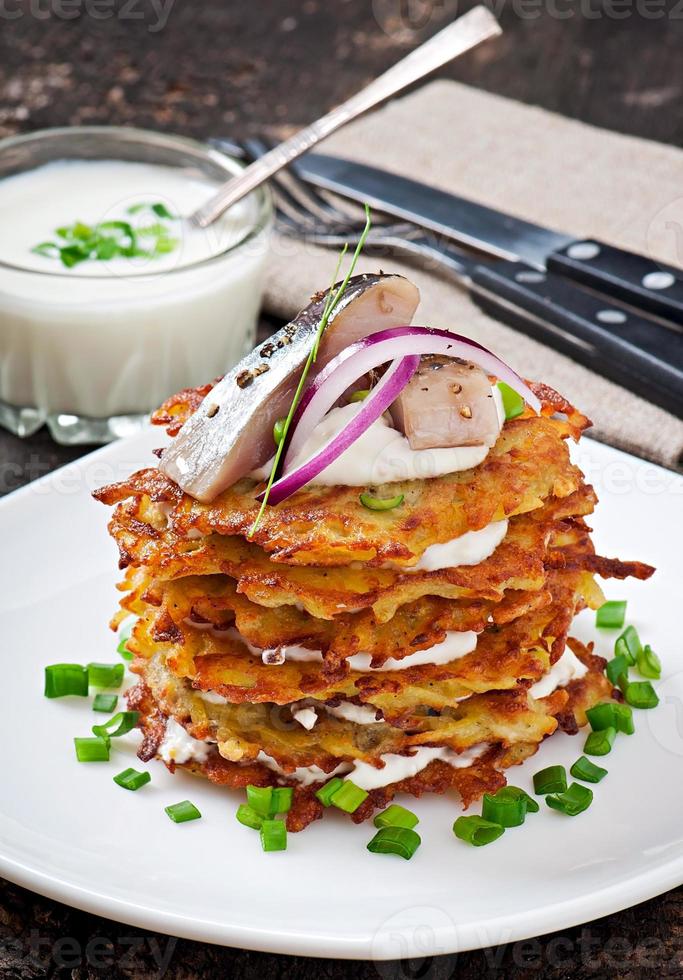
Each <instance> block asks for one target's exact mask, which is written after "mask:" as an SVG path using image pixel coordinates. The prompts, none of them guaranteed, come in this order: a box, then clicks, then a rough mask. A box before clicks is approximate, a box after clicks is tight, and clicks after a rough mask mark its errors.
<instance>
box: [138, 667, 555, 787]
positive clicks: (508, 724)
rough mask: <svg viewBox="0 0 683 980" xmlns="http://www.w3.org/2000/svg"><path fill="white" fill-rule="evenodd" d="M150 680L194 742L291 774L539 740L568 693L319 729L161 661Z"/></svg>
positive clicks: (490, 700) (510, 695) (327, 722)
mask: <svg viewBox="0 0 683 980" xmlns="http://www.w3.org/2000/svg"><path fill="white" fill-rule="evenodd" d="M143 679H144V683H145V684H146V685H147V687H148V688H149V689H150V691H151V692H152V697H153V698H154V700H155V701H156V703H157V704H158V706H159V708H160V710H161V712H162V714H164V715H166V716H167V717H173V718H175V719H176V721H178V722H179V723H180V724H181V725H182V726H183V727H184V728H186V729H187V731H188V732H189V733H190V734H191V735H192V736H193V737H194V738H198V739H200V740H210V741H211V742H216V743H217V745H218V751H219V752H220V754H221V755H222V756H223V758H226V759H227V760H228V761H229V762H255V761H257V756H258V753H259V752H260V751H264V752H265V753H267V755H269V756H272V758H274V759H275V761H276V762H277V763H278V765H280V766H281V767H282V768H283V769H285V770H286V771H289V772H291V771H292V770H294V769H296V768H298V767H300V766H319V767H320V768H322V769H325V770H326V771H329V769H330V768H333V767H334V766H335V765H338V764H339V762H353V761H354V760H362V761H363V762H368V763H370V764H377V763H378V761H379V757H380V756H381V755H383V754H384V753H401V752H404V751H406V750H407V749H410V748H412V747H414V746H417V745H445V746H448V747H449V748H451V749H453V750H454V751H456V752H462V751H464V750H465V749H468V748H471V747H473V746H475V745H480V744H481V743H482V742H487V743H488V742H501V743H503V744H505V745H512V744H514V743H515V742H519V741H524V742H538V741H540V740H541V739H542V738H544V737H545V736H547V735H550V734H552V732H554V731H555V729H556V728H557V720H556V717H555V716H556V715H557V714H559V713H560V712H561V711H562V710H563V708H564V707H565V705H566V703H567V695H566V693H565V692H563V691H556V692H554V693H553V694H552V695H550V696H549V697H547V698H543V699H541V700H538V701H537V700H534V698H532V697H531V696H530V695H528V693H527V691H526V690H525V689H524V688H517V689H515V690H511V691H493V692H489V693H488V694H477V695H473V696H472V697H470V698H467V700H465V701H461V702H460V703H459V704H454V705H452V706H450V707H448V708H446V709H444V710H443V711H442V712H441V713H440V714H438V715H436V714H426V713H422V714H415V715H413V717H412V718H411V721H410V725H409V727H407V728H399V727H396V726H392V725H391V724H389V723H384V722H381V723H379V724H376V725H359V724H355V723H353V722H350V721H345V720H341V719H339V718H335V717H332V716H330V715H327V714H326V713H325V712H322V713H321V714H320V716H319V720H318V722H317V723H316V725H315V726H314V728H313V729H311V731H307V730H306V729H305V728H303V727H302V726H301V725H299V723H298V722H297V721H296V720H294V719H293V718H292V716H291V713H290V710H289V708H283V707H278V706H277V705H273V704H268V703H262V704H248V703H243V704H225V705H224V704H211V703H208V702H206V701H204V700H203V699H202V698H201V697H200V696H199V695H198V694H197V693H196V692H195V691H193V690H192V688H191V687H189V685H188V684H187V683H186V682H184V681H180V680H178V678H176V677H174V676H173V675H172V674H171V673H170V672H169V671H167V670H165V669H164V667H163V665H162V663H161V661H160V660H159V659H154V660H152V661H150V662H149V663H148V664H147V669H146V670H145V673H144V678H143Z"/></svg>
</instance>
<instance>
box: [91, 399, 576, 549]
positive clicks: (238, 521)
mask: <svg viewBox="0 0 683 980" xmlns="http://www.w3.org/2000/svg"><path fill="white" fill-rule="evenodd" d="M571 434H572V425H571V423H570V422H568V421H564V420H561V419H550V418H545V417H543V416H538V417H537V416H534V417H529V418H525V417H521V418H519V419H515V420H513V421H508V422H507V423H506V424H505V426H504V427H503V430H502V432H501V434H500V437H499V439H498V441H497V442H496V444H495V446H494V447H493V448H492V449H491V451H490V453H489V454H488V456H487V457H486V459H485V460H484V461H483V462H482V463H481V464H480V465H479V466H477V467H475V468H474V469H471V470H465V471H463V472H460V473H452V474H450V475H448V476H441V477H435V478H432V479H424V480H413V481H406V482H403V483H392V484H387V486H386V487H377V488H373V489H376V490H377V492H378V493H379V494H380V495H382V494H384V495H388V493H389V492H390V493H391V495H395V494H399V493H401V494H403V495H404V502H403V504H402V505H401V506H400V507H397V508H394V509H393V510H389V511H373V510H368V509H367V508H366V507H364V506H363V505H362V504H361V503H360V500H359V491H358V488H357V487H340V486H337V487H326V486H316V485H308V486H306V487H304V488H303V489H301V490H299V491H298V492H297V493H296V494H294V495H293V496H292V497H290V498H289V499H288V500H286V501H284V502H283V503H281V504H279V505H277V506H274V507H268V508H266V511H265V513H264V515H263V518H262V520H261V522H260V524H259V526H258V528H257V530H256V532H255V534H254V536H253V538H252V539H251V540H252V543H253V544H254V545H258V546H259V547H260V548H261V549H263V551H264V552H265V553H266V554H267V555H268V556H269V559H270V562H271V563H278V564H281V563H284V564H285V565H316V566H331V567H333V566H337V567H339V566H348V565H349V564H351V563H352V562H363V563H365V564H366V565H369V566H381V565H383V564H385V563H386V562H392V563H393V564H398V565H403V566H405V567H409V566H411V565H414V564H416V562H417V561H418V559H419V557H420V556H421V555H422V554H423V552H424V551H425V549H426V548H428V547H429V546H430V545H433V544H440V543H443V542H446V541H450V540H452V539H453V538H457V537H460V536H461V535H462V534H465V533H466V532H467V531H476V530H479V529H481V528H483V527H485V526H486V525H487V524H490V523H491V522H492V521H499V520H502V519H503V518H508V517H511V516H513V515H515V514H523V513H527V512H529V511H533V510H535V509H537V508H539V507H542V506H543V504H544V502H545V501H546V500H548V498H550V497H567V496H569V495H570V494H572V493H574V492H575V491H576V490H577V489H578V488H579V487H580V485H581V483H582V476H581V472H580V470H579V469H578V468H577V467H576V466H574V465H573V464H572V463H571V462H570V460H569V452H568V449H567V446H566V444H565V442H564V440H565V439H566V438H567V437H568V436H569V435H571ZM262 486H263V485H262V484H260V483H256V482H255V481H253V480H249V479H243V480H240V481H239V482H238V483H236V484H235V485H234V486H233V487H231V488H230V489H229V490H226V491H225V492H224V493H223V494H221V495H220V496H219V497H218V498H217V500H216V501H214V502H213V503H211V504H202V503H199V502H198V501H196V500H194V499H193V498H191V497H189V496H187V495H186V494H184V493H183V492H182V491H181V490H180V488H179V487H178V486H176V484H174V483H173V482H172V481H171V480H169V479H168V478H167V477H165V476H164V475H163V474H162V473H161V472H160V471H159V470H157V469H147V470H140V471H139V472H138V473H135V474H133V476H131V477H130V478H129V479H128V480H125V481H123V482H122V483H118V484H112V485H111V486H108V487H103V488H102V489H101V490H98V491H97V492H96V493H95V497H96V498H97V499H98V500H100V501H102V502H103V503H105V504H109V505H113V504H121V503H122V502H124V501H126V502H128V503H127V505H126V511H125V516H124V515H122V514H120V513H118V512H117V514H115V516H114V519H113V521H112V525H111V528H112V533H113V534H114V536H115V537H116V538H117V541H119V545H120V546H123V547H122V551H121V557H122V561H124V562H125V563H129V561H132V560H133V559H132V556H133V555H134V554H135V552H136V547H135V542H134V541H132V542H128V541H126V540H123V539H122V535H121V528H122V527H124V526H126V525H128V526H129V530H134V529H135V526H136V524H135V522H137V521H140V522H142V523H145V522H147V521H149V520H150V514H151V512H152V510H153V508H151V506H150V505H151V504H157V505H161V506H160V507H157V514H156V516H155V517H152V519H151V526H152V527H153V528H154V529H155V531H158V532H160V531H161V529H162V527H166V525H167V526H168V534H167V535H166V538H167V540H168V541H169V542H176V546H175V550H176V551H177V552H178V553H180V552H181V551H183V550H184V548H183V544H184V545H185V546H186V547H188V546H191V545H193V544H196V543H197V542H196V540H195V539H196V538H200V539H202V538H203V539H208V538H210V537H211V536H223V537H230V536H236V535H239V536H248V535H249V532H250V529H251V527H252V525H253V523H254V521H255V519H256V515H257V513H258V511H259V506H260V505H259V504H258V502H257V501H256V499H255V495H256V493H257V492H258V491H259V490H260V489H262ZM385 490H386V493H385ZM131 499H132V502H133V505H132V506H131ZM141 532H142V533H143V536H144V534H145V533H146V532H144V531H143V530H142V528H141ZM138 550H139V549H138ZM129 553H130V555H131V557H130V558H129Z"/></svg>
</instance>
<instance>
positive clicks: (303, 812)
mask: <svg viewBox="0 0 683 980" xmlns="http://www.w3.org/2000/svg"><path fill="white" fill-rule="evenodd" d="M570 643H571V646H572V649H573V650H574V652H575V653H576V655H577V656H578V657H579V658H580V659H581V660H583V661H584V663H586V665H587V666H588V667H589V673H588V674H587V675H586V676H585V677H584V678H582V679H581V680H580V681H573V682H571V683H570V684H569V685H567V687H566V688H565V689H564V690H559V691H556V692H555V693H554V694H553V695H551V696H550V697H549V698H546V699H545V702H546V709H547V710H548V711H552V712H554V714H555V719H556V722H559V724H560V726H561V727H562V728H563V729H564V730H565V731H567V732H570V733H573V732H576V731H577V730H578V725H579V724H582V723H585V712H586V710H587V709H588V708H589V707H591V706H592V705H593V704H596V703H598V702H599V701H602V700H606V699H608V698H609V697H610V694H611V685H610V684H609V682H608V681H607V679H606V678H605V676H604V674H603V673H602V671H603V669H604V665H605V661H604V660H602V659H601V658H599V657H594V656H593V655H592V653H591V650H590V649H589V648H585V647H583V646H582V645H581V644H579V643H578V642H577V641H575V640H571V641H570ZM490 697H493V698H495V697H496V695H492V696H490ZM503 697H507V699H508V700H507V704H506V705H502V704H500V705H496V707H495V708H494V709H493V713H492V716H495V717H496V718H497V719H500V718H501V717H503V718H504V717H505V715H506V712H507V711H509V710H510V708H511V707H512V706H513V704H514V701H513V698H514V697H515V692H510V693H509V694H507V695H503ZM475 700H476V699H475V698H472V699H470V701H471V702H472V701H475ZM479 700H481V698H479ZM129 704H130V707H131V708H132V709H134V710H138V711H140V712H141V719H140V727H141V728H142V730H143V735H144V739H143V743H142V746H141V748H140V750H139V755H140V758H141V759H143V760H144V761H149V760H150V759H152V758H154V756H155V755H156V754H157V752H158V749H159V746H160V744H161V741H162V739H163V737H164V732H165V727H166V719H167V717H168V716H167V715H164V713H163V712H162V710H161V708H160V706H159V704H158V703H157V702H156V701H155V699H154V697H153V695H152V692H151V690H150V689H149V687H147V685H146V684H145V683H144V682H140V683H139V684H138V685H137V686H136V687H135V688H133V690H132V691H131V692H129ZM527 704H528V702H527ZM536 704H542V702H540V701H539V702H536ZM545 718H546V722H545V726H546V727H549V728H550V727H553V726H552V720H551V719H549V716H548V714H547V713H546V715H545ZM582 719H583V722H582ZM467 724H468V722H465V725H464V727H463V728H461V732H464V731H466V729H467ZM469 724H471V721H470V722H469ZM453 725H454V727H455V726H456V725H457V722H454V723H453ZM372 727H380V726H372ZM381 727H386V726H381ZM540 727H542V726H539V728H540ZM195 730H196V731H202V730H205V729H201V728H198V729H195ZM516 734H520V733H519V731H518V729H517V730H516ZM545 737H547V736H545ZM540 744H541V743H540V741H524V740H519V741H514V742H511V743H509V744H507V745H506V744H502V743H498V744H496V743H494V744H492V745H491V747H490V748H489V749H488V751H487V752H486V753H485V754H484V755H482V756H480V757H479V758H478V759H476V760H475V761H474V762H473V764H472V765H471V766H469V767H467V768H464V769H455V768H454V767H452V766H449V765H448V764H447V763H445V762H441V761H434V762H431V763H430V764H429V765H428V766H427V767H426V768H425V769H423V770H422V771H421V772H420V773H418V774H417V775H416V776H413V777H411V778H409V779H404V780H401V781H400V782H397V783H392V784H390V785H388V786H385V787H381V788H379V789H375V790H372V791H371V792H370V794H369V796H368V798H367V799H366V800H365V801H364V803H363V804H362V805H361V806H360V807H359V809H358V810H356V812H355V813H354V814H352V820H353V821H354V822H355V823H360V822H361V821H363V820H366V819H368V818H369V817H370V816H372V813H373V812H374V811H375V810H377V809H383V808H384V807H385V806H386V805H387V804H388V803H390V802H391V800H392V799H393V798H394V797H395V796H396V795H397V794H399V793H407V794H410V795H412V796H415V797H421V796H422V795H424V794H426V793H440V794H443V793H445V792H448V791H450V790H455V791H456V792H457V793H458V794H459V795H460V797H461V800H462V804H463V807H464V808H466V807H468V806H469V805H470V804H471V803H473V802H474V801H476V800H477V799H479V798H480V797H481V796H482V795H483V793H485V792H495V791H496V790H497V789H499V788H500V787H501V786H503V785H505V782H506V780H505V777H504V775H503V773H502V770H505V769H507V768H509V767H511V766H515V765H519V764H521V763H522V762H523V761H524V760H525V759H527V758H529V757H530V756H532V755H533V754H534V753H535V752H536V751H537V750H538V748H539V745H540ZM406 751H408V752H409V751H410V750H406ZM358 757H360V756H358ZM320 759H321V761H322V759H323V756H322V754H321V756H320ZM337 764H338V762H337V759H336V758H335V757H333V758H331V759H330V760H329V761H327V762H325V764H324V765H321V766H320V768H321V770H323V771H325V772H328V773H329V772H332V771H333V769H334V768H336V766H337ZM281 765H282V766H283V768H284V766H285V758H284V756H283V757H282V762H281ZM168 767H169V768H170V769H171V770H174V769H175V768H176V765H175V764H174V763H170V764H169V765H168ZM180 768H183V769H186V770H188V771H191V772H194V773H195V774H197V775H200V776H203V777H205V778H208V779H209V780H211V781H212V782H214V783H217V784H219V785H222V786H226V787H229V788H235V789H237V788H244V787H245V786H247V785H248V784H252V785H256V786H270V785H290V786H293V788H294V801H293V805H292V808H291V810H290V812H289V813H288V815H287V827H288V829H289V830H290V831H292V832H294V831H299V830H303V829H304V828H305V827H306V826H307V825H308V824H309V823H311V822H312V821H313V820H317V819H319V818H320V817H322V816H323V812H324V809H323V807H322V805H321V804H320V803H319V802H318V801H317V800H316V798H315V790H316V789H317V788H318V786H319V785H321V784H322V783H324V782H325V781H326V777H321V779H320V782H319V783H316V784H313V785H309V786H303V785H301V784H300V783H298V782H297V781H296V780H294V779H287V778H284V777H280V776H278V775H276V774H275V773H274V772H273V771H272V770H271V769H269V768H268V767H266V766H264V765H263V764H261V763H259V762H234V761H230V760H229V759H226V758H224V757H223V756H222V755H221V754H220V752H219V751H218V748H215V749H212V750H211V752H210V753H209V755H208V758H207V759H206V761H205V762H202V763H198V762H195V761H193V762H189V763H185V764H183V765H182V766H180ZM289 768H290V769H291V768H292V765H291V763H290V766H289Z"/></svg>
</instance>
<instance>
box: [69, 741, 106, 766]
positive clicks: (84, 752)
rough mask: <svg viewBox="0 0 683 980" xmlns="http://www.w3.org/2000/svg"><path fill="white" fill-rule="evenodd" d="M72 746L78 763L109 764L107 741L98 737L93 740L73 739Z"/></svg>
mask: <svg viewBox="0 0 683 980" xmlns="http://www.w3.org/2000/svg"><path fill="white" fill-rule="evenodd" d="M74 746H75V748H76V758H77V759H78V761H79V762H109V739H106V738H102V737H101V736H99V735H96V736H95V737H94V738H75V739H74Z"/></svg>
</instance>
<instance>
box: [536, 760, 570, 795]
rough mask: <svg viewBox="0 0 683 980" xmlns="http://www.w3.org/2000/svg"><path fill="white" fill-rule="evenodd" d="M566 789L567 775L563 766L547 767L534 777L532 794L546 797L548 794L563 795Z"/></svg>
mask: <svg viewBox="0 0 683 980" xmlns="http://www.w3.org/2000/svg"><path fill="white" fill-rule="evenodd" d="M566 788H567V773H566V772H565V769H564V766H548V767H547V769H541V771H540V772H537V773H536V774H535V776H534V793H536V795H537V796H546V795H547V794H548V793H564V791H565V790H566Z"/></svg>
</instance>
